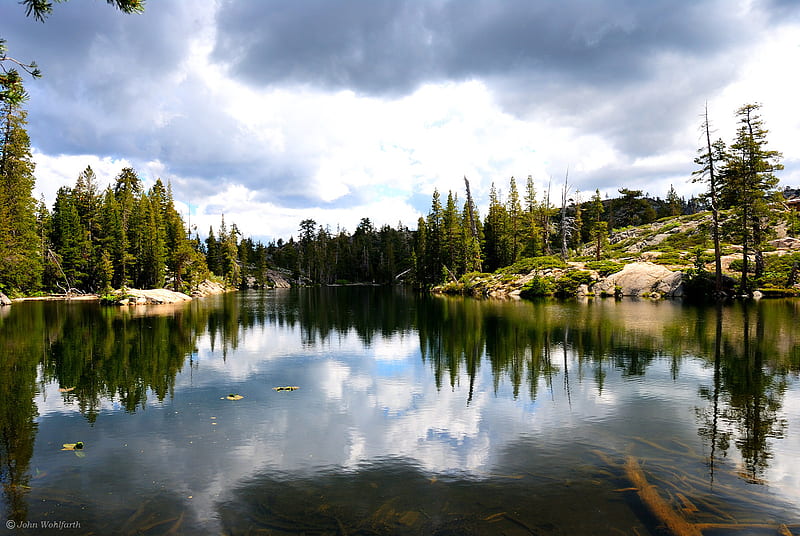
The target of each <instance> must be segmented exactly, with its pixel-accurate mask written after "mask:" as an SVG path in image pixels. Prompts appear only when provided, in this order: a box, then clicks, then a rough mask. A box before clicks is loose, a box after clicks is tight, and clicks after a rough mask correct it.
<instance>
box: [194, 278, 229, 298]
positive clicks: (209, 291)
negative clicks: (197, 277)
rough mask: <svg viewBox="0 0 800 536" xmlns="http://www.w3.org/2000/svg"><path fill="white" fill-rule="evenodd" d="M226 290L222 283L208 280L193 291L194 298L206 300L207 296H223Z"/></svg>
mask: <svg viewBox="0 0 800 536" xmlns="http://www.w3.org/2000/svg"><path fill="white" fill-rule="evenodd" d="M226 290H227V289H226V288H225V285H223V284H222V283H217V282H214V281H209V280H208V279H206V280H205V281H203V282H202V283H200V284H199V285H197V287H195V288H194V289H193V290H192V297H194V298H205V297H206V296H213V295H214V294H222V293H223V292H225V291H226ZM190 299H191V298H190Z"/></svg>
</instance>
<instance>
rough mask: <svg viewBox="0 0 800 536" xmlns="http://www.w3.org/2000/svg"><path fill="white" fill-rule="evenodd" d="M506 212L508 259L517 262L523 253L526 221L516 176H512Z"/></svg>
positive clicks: (508, 261) (507, 261) (507, 260)
mask: <svg viewBox="0 0 800 536" xmlns="http://www.w3.org/2000/svg"><path fill="white" fill-rule="evenodd" d="M506 206H507V208H506V212H507V214H508V229H507V239H506V241H507V243H508V246H507V247H508V259H506V263H507V264H513V263H515V262H517V259H518V258H519V257H520V256H521V255H522V249H523V241H524V240H523V236H524V227H525V225H524V222H523V212H522V205H521V204H520V201H519V192H518V191H517V183H516V181H515V180H514V177H511V180H510V182H509V186H508V201H507V202H506Z"/></svg>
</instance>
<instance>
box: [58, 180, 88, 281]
mask: <svg viewBox="0 0 800 536" xmlns="http://www.w3.org/2000/svg"><path fill="white" fill-rule="evenodd" d="M84 240H85V235H84V232H83V226H82V225H81V220H80V215H79V214H78V209H77V207H76V204H75V197H74V196H73V194H72V190H71V189H70V188H68V187H66V186H62V187H61V188H59V189H58V192H56V200H55V203H54V204H53V217H52V233H51V235H50V242H51V243H52V245H53V250H54V251H55V252H57V255H56V256H55V258H54V262H55V263H56V264H57V265H58V274H59V275H60V277H57V279H56V281H57V283H56V286H57V287H59V288H62V289H63V291H64V292H65V293H67V292H71V291H72V289H74V288H79V287H81V286H82V285H83V281H84V278H85V277H86V275H87V274H86V272H85V271H84V270H83V268H84V256H83V252H84V251H85V249H86V246H85V244H84Z"/></svg>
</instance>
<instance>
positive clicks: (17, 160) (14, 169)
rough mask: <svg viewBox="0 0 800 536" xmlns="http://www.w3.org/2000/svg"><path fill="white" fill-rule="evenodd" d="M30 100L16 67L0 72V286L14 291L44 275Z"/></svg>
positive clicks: (38, 281) (36, 284)
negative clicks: (29, 126) (27, 107)
mask: <svg viewBox="0 0 800 536" xmlns="http://www.w3.org/2000/svg"><path fill="white" fill-rule="evenodd" d="M26 99H27V94H26V93H25V89H24V87H23V85H22V80H21V78H20V76H19V74H18V73H17V71H15V70H13V69H11V70H9V71H8V72H5V71H0V114H2V116H0V290H2V289H5V290H8V291H15V292H26V291H31V290H35V289H37V288H38V287H39V285H40V284H41V275H42V259H41V256H40V250H39V247H38V245H39V239H38V237H37V236H36V200H35V199H34V198H33V196H32V195H31V193H32V191H33V186H34V183H35V178H34V176H33V169H34V163H33V160H32V158H31V148H30V139H29V138H28V132H27V131H26V130H25V124H26V123H27V121H26V117H27V113H26V112H25V110H24V109H23V108H22V104H23V103H24V102H25V100H26Z"/></svg>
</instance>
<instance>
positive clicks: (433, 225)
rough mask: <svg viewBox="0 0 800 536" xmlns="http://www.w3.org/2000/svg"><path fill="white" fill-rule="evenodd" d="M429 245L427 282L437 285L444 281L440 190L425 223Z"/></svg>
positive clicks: (426, 260)
mask: <svg viewBox="0 0 800 536" xmlns="http://www.w3.org/2000/svg"><path fill="white" fill-rule="evenodd" d="M425 227H426V234H427V243H426V251H425V253H426V258H425V266H426V269H427V277H426V281H427V282H428V283H432V284H436V283H439V282H441V281H442V242H443V236H442V234H443V233H442V202H441V197H440V195H439V190H437V189H435V190H434V191H433V196H432V198H431V210H430V212H428V218H427V220H426V222H425Z"/></svg>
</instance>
